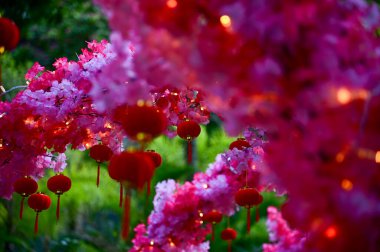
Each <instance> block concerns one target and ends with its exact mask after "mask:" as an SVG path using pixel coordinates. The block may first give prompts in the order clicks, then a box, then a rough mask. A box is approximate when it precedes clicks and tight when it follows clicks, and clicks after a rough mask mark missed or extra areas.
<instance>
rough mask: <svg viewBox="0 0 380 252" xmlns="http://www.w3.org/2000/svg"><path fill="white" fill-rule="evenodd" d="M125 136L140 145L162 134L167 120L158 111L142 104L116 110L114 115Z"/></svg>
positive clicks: (162, 113) (153, 107)
mask: <svg viewBox="0 0 380 252" xmlns="http://www.w3.org/2000/svg"><path fill="white" fill-rule="evenodd" d="M115 116H116V117H117V118H116V120H117V121H120V122H121V124H122V126H123V129H124V131H125V133H126V134H127V136H128V137H129V138H130V139H132V140H136V141H139V142H140V143H142V144H145V143H147V142H150V141H151V140H152V139H154V138H155V137H157V136H159V135H160V134H162V132H164V131H165V129H166V127H167V118H166V116H165V114H164V112H162V111H161V110H160V109H158V108H157V107H155V106H151V105H149V104H147V103H144V102H139V103H138V105H135V106H128V107H126V108H121V109H118V111H117V114H116V115H115Z"/></svg>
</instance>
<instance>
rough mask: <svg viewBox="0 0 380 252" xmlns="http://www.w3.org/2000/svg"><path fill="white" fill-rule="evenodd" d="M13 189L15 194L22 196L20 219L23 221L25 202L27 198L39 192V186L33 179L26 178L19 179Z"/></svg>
mask: <svg viewBox="0 0 380 252" xmlns="http://www.w3.org/2000/svg"><path fill="white" fill-rule="evenodd" d="M13 188H14V190H15V192H17V193H18V194H20V195H21V196H22V199H21V203H20V214H19V217H20V219H22V213H23V210H24V200H25V198H26V197H29V195H31V194H33V193H35V192H36V191H37V189H38V184H37V182H36V181H35V180H34V179H32V178H31V177H29V176H25V177H22V178H19V179H17V180H16V181H15V182H14V183H13Z"/></svg>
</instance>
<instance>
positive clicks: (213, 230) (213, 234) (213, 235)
mask: <svg viewBox="0 0 380 252" xmlns="http://www.w3.org/2000/svg"><path fill="white" fill-rule="evenodd" d="M211 225H212V226H211V241H213V240H215V224H214V223H212V224H211Z"/></svg>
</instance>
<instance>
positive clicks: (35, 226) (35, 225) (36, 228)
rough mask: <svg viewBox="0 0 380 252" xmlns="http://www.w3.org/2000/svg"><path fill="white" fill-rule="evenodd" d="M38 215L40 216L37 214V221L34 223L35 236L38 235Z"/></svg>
mask: <svg viewBox="0 0 380 252" xmlns="http://www.w3.org/2000/svg"><path fill="white" fill-rule="evenodd" d="M38 214H39V212H37V213H36V220H35V221H34V234H35V235H36V234H37V233H38Z"/></svg>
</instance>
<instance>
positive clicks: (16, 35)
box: [0, 17, 20, 54]
mask: <svg viewBox="0 0 380 252" xmlns="http://www.w3.org/2000/svg"><path fill="white" fill-rule="evenodd" d="M19 40H20V31H19V29H18V27H17V25H16V24H15V23H14V22H13V21H12V20H10V19H8V18H4V17H0V50H1V48H3V49H4V50H6V51H11V50H13V49H15V48H16V46H17V44H18V42H19ZM0 54H1V53H0Z"/></svg>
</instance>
